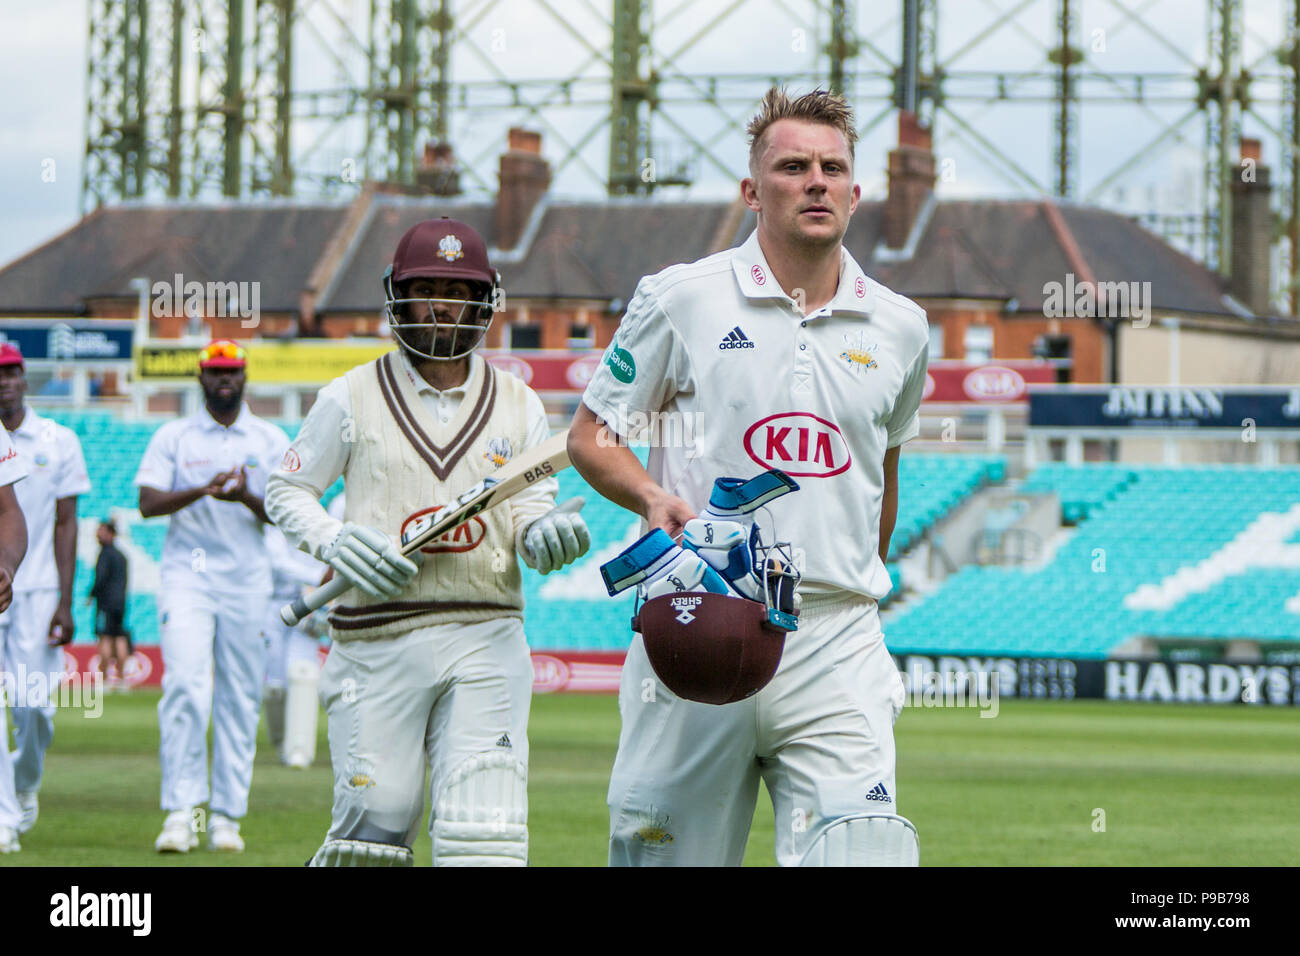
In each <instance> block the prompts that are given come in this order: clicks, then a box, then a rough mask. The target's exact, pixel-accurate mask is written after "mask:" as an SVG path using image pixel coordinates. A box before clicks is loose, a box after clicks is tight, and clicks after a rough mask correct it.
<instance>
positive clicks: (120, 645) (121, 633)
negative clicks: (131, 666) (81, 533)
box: [87, 520, 132, 690]
mask: <svg viewBox="0 0 1300 956" xmlns="http://www.w3.org/2000/svg"><path fill="white" fill-rule="evenodd" d="M95 538H96V539H97V540H98V541H99V560H98V561H96V562H95V584H94V586H93V587H92V588H91V589H90V597H89V598H87V601H89V600H91V599H93V600H95V601H96V602H98V607H97V608H96V614H95V636H96V637H98V638H99V672H100V673H101V674H103V675H104V683H105V684H107V683H108V663H109V660H110V659H111V660H112V661H113V664H114V666H115V668H116V670H117V679H118V682H119V686H120V687H121V688H122V689H123V690H125V689H126V683H125V681H126V662H127V660H128V659H129V658H130V657H131V652H132V648H131V634H130V632H129V631H128V630H127V629H126V622H125V620H124V619H125V617H126V558H125V557H124V556H123V555H122V552H121V551H119V550H117V546H116V545H115V544H114V543H113V542H114V541H115V540H116V538H117V528H116V527H114V525H113V522H112V521H109V520H105V521H103V522H101V523H100V525H99V528H98V529H96V531H95Z"/></svg>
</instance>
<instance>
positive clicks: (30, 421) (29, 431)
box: [12, 405, 42, 438]
mask: <svg viewBox="0 0 1300 956" xmlns="http://www.w3.org/2000/svg"><path fill="white" fill-rule="evenodd" d="M41 421H42V419H41V416H40V415H37V414H36V412H34V411H32V406H30V405H24V406H23V423H22V424H21V425H19V426H18V427H17V428H15V429H14V430H13V432H12V434H14V435H23V436H25V437H27V438H37V437H39V432H40V430H41V424H40V423H41Z"/></svg>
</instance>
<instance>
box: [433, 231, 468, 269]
mask: <svg viewBox="0 0 1300 956" xmlns="http://www.w3.org/2000/svg"><path fill="white" fill-rule="evenodd" d="M461 248H462V247H461V243H460V240H459V239H457V238H456V237H455V236H454V235H452V234H451V233H447V235H445V236H443V237H442V240H441V241H440V242H439V243H438V256H439V257H440V258H442V259H446V260H447V261H448V262H455V261H456V260H457V259H462V258H464V256H465V253H464V252H462V251H461Z"/></svg>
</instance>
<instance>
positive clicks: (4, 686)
mask: <svg viewBox="0 0 1300 956" xmlns="http://www.w3.org/2000/svg"><path fill="white" fill-rule="evenodd" d="M9 607H10V608H11V609H12V607H13V605H12V604H10V605H9ZM8 615H9V611H6V612H5V613H4V614H0V647H3V646H4V641H5V637H6V633H7V631H8V630H9V616H8ZM3 666H4V664H3V661H2V660H0V677H3V676H6V675H5V673H4V671H3ZM11 686H12V683H11V681H5V682H4V683H0V690H3V691H4V692H5V693H6V694H7V693H8V691H9V688H10V687H11ZM14 690H15V691H16V690H17V687H14ZM10 703H11V701H9V700H7V699H6V700H5V701H4V703H3V704H0V827H11V828H13V829H17V828H18V824H19V823H20V822H22V812H21V811H20V810H19V809H18V798H17V795H16V794H15V793H14V763H13V757H12V756H11V755H10V753H9V724H8V720H7V714H8V711H9V705H10Z"/></svg>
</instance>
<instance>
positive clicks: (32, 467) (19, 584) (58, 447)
mask: <svg viewBox="0 0 1300 956" xmlns="http://www.w3.org/2000/svg"><path fill="white" fill-rule="evenodd" d="M11 435H12V437H13V443H14V447H15V448H17V449H18V457H19V458H20V459H22V461H23V462H24V464H25V465H26V466H27V480H26V481H20V482H19V483H18V484H17V485H15V486H14V494H15V495H17V496H18V506H19V507H20V508H21V509H22V512H23V519H24V520H25V521H26V522H27V557H25V558H23V563H22V564H20V565H19V566H18V573H17V574H15V575H14V590H15V591H35V590H39V589H42V588H57V587H58V586H59V569H58V566H57V565H56V564H55V562H54V512H55V502H56V501H58V500H59V499H60V498H71V497H76V496H77V495H84V494H85V493H86V492H88V491H90V476H89V475H87V474H86V459H85V458H84V457H83V456H82V454H81V441H80V440H79V439H78V438H77V433H76V432H74V431H73V430H72V429H71V428H68V427H66V426H64V425H60V424H59V423H58V422H56V421H53V420H51V419H48V418H45V417H43V416H41V415H37V414H36V413H35V412H34V411H32V410H31V409H30V408H25V410H24V413H23V421H22V424H21V425H19V426H18V428H17V429H16V430H15V431H13V432H12V433H11Z"/></svg>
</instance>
